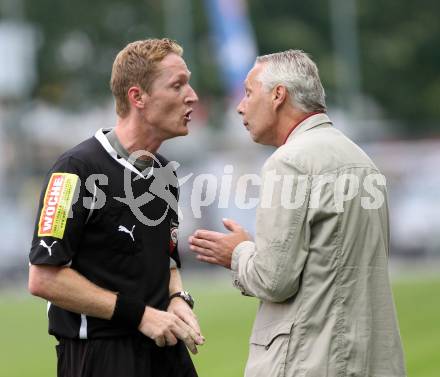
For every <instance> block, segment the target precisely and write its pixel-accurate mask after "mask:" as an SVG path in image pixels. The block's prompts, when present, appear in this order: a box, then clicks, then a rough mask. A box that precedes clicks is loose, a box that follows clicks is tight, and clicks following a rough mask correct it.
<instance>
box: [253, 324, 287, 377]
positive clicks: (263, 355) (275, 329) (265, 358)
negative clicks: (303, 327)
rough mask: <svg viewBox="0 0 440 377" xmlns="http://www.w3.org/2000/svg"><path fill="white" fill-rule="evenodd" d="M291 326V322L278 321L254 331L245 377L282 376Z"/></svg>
mask: <svg viewBox="0 0 440 377" xmlns="http://www.w3.org/2000/svg"><path fill="white" fill-rule="evenodd" d="M293 326H294V323H293V321H280V322H273V323H270V324H269V325H267V326H265V327H262V328H259V329H254V331H253V332H252V335H251V338H250V345H249V358H248V362H247V365H246V371H245V377H267V376H271V377H282V376H284V371H285V364H286V356H287V350H288V348H289V342H290V337H291V334H292V328H293Z"/></svg>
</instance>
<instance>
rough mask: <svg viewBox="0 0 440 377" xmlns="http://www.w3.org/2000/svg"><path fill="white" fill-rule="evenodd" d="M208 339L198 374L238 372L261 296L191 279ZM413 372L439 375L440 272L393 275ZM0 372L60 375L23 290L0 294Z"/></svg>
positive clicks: (41, 316) (37, 306) (233, 376)
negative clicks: (250, 296)
mask: <svg viewBox="0 0 440 377" xmlns="http://www.w3.org/2000/svg"><path fill="white" fill-rule="evenodd" d="M187 281H188V284H187V287H188V288H189V289H190V290H191V292H192V293H194V296H195V297H196V300H197V307H196V313H197V315H198V317H199V321H200V324H201V326H202V330H203V334H204V336H205V337H206V339H207V342H206V344H205V345H204V346H203V347H200V348H199V354H198V355H196V356H194V357H193V360H194V362H195V364H196V366H197V370H198V372H199V376H200V377H240V376H242V375H243V371H244V365H245V362H246V358H247V350H248V338H249V335H250V331H251V326H252V321H253V318H254V316H255V311H256V308H257V300H255V299H253V298H249V297H243V296H241V294H240V293H239V292H238V291H236V290H234V289H233V288H232V286H231V284H230V283H229V282H228V281H227V280H225V279H221V280H214V281H213V280H212V279H210V284H206V281H207V279H197V280H194V279H187ZM393 290H394V296H395V300H396V305H397V312H398V317H399V322H400V329H401V336H402V339H403V344H404V349H405V356H406V362H407V370H408V376H409V377H438V376H439V375H440V367H439V363H440V362H439V352H440V325H439V322H438V321H439V318H440V300H439V292H440V278H436V277H415V278H410V279H404V280H401V279H400V278H399V279H397V280H395V281H394V284H393ZM0 323H1V324H2V329H1V333H2V335H1V342H0V377H26V376H32V377H47V376H55V375H56V372H55V371H56V359H55V350H54V345H55V340H54V339H53V338H52V337H49V336H48V335H47V333H46V328H47V321H46V305H45V302H44V301H43V300H39V299H36V298H32V297H30V296H28V295H25V294H20V295H17V294H14V295H12V294H11V293H9V294H5V293H2V294H1V295H0Z"/></svg>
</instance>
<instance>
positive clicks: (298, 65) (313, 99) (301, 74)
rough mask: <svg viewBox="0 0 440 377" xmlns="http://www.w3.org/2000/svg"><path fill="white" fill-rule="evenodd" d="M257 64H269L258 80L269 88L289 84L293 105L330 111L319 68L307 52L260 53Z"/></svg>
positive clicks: (306, 110) (287, 86)
mask: <svg viewBox="0 0 440 377" xmlns="http://www.w3.org/2000/svg"><path fill="white" fill-rule="evenodd" d="M256 62H257V63H265V65H266V66H265V67H264V69H263V70H262V72H261V73H260V74H259V76H258V80H259V81H260V82H261V83H262V84H263V87H264V88H265V89H266V90H272V89H273V88H274V87H275V86H277V85H283V86H285V87H286V89H287V91H288V93H289V95H290V98H291V101H292V104H293V105H295V106H296V107H298V108H299V109H300V110H301V111H303V112H305V113H309V112H313V111H326V110H327V107H326V105H325V92H324V88H323V87H322V84H321V80H320V78H319V73H318V68H317V67H316V64H315V63H314V62H313V60H312V59H311V58H310V57H309V55H307V54H306V53H305V52H304V51H301V50H287V51H283V52H277V53H275V54H269V55H263V56H259V57H257V59H256Z"/></svg>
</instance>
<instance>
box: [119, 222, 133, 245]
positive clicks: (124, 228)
mask: <svg viewBox="0 0 440 377" xmlns="http://www.w3.org/2000/svg"><path fill="white" fill-rule="evenodd" d="M135 226H136V225H133V227H132V228H131V231H129V230H128V229H127V228H126V227H125V226H123V225H119V228H118V230H119V231H120V232H124V233H128V234H129V235H130V237H131V239H132V240H133V242H134V237H133V232H134V227H135Z"/></svg>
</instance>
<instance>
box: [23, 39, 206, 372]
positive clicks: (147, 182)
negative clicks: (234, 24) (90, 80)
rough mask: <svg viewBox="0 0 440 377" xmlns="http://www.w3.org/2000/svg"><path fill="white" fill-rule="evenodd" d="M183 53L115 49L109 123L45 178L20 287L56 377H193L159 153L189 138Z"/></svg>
mask: <svg viewBox="0 0 440 377" xmlns="http://www.w3.org/2000/svg"><path fill="white" fill-rule="evenodd" d="M182 53H183V50H182V48H181V47H180V46H179V45H178V44H177V43H176V42H175V41H172V40H169V39H149V40H142V41H137V42H133V43H130V44H129V45H127V46H126V47H125V48H124V49H123V50H122V51H121V52H119V54H118V55H117V57H116V59H115V61H114V63H113V69H112V76H111V82H110V84H111V90H112V93H113V96H114V98H115V101H116V113H117V122H116V126H115V127H114V128H112V129H100V130H98V131H97V132H96V134H95V136H94V137H92V138H90V139H88V140H85V141H84V142H82V143H81V144H79V145H77V146H76V147H74V148H73V149H71V150H69V151H67V152H65V153H64V154H63V155H62V156H60V157H59V158H58V160H57V161H56V162H55V164H54V165H53V166H52V168H51V169H50V171H49V173H48V174H47V176H46V179H45V183H44V187H43V190H42V194H41V198H40V203H39V210H38V215H37V219H36V225H35V230H34V237H33V241H32V247H31V251H30V270H29V290H30V292H31V293H32V294H33V295H36V296H39V297H42V298H44V299H46V300H47V301H48V317H49V333H50V334H52V335H54V336H55V337H56V338H57V339H58V341H59V343H58V345H57V346H56V351H57V357H58V366H57V369H58V376H63V377H67V376H68V377H80V376H81V377H85V376H87V377H102V376H112V377H135V376H143V377H162V376H163V377H166V376H173V377H179V376H181V377H194V376H197V373H196V371H195V368H194V365H193V363H192V361H191V358H190V356H189V353H188V351H187V348H188V349H189V350H190V351H191V352H193V353H197V346H198V345H201V344H203V342H204V338H203V336H202V335H201V332H200V328H199V325H198V322H197V319H196V317H195V315H194V313H193V311H192V308H193V304H194V302H193V300H192V298H191V296H190V295H189V294H188V292H185V291H183V287H182V281H181V279H180V275H179V272H178V269H177V268H178V267H180V260H179V254H178V250H177V228H178V216H177V213H176V212H177V200H178V187H177V186H178V183H177V178H176V176H175V172H174V170H172V168H171V167H170V166H171V164H169V163H168V161H167V160H166V159H165V158H164V157H163V156H161V155H159V154H158V153H157V150H158V149H159V147H160V145H161V143H162V142H163V141H165V140H167V139H170V138H173V137H176V136H184V135H186V134H187V133H188V129H187V125H188V123H189V122H190V120H191V112H192V105H193V104H194V103H195V102H197V100H198V98H197V95H196V93H195V92H194V90H193V89H192V87H191V86H190V84H189V79H190V72H189V71H188V68H187V66H186V64H185V62H184V60H183V59H182ZM135 152H136V153H135ZM134 155H135V156H137V158H134V157H133V156H134ZM170 173H171V174H170ZM127 178H128V179H127ZM185 346H186V347H185Z"/></svg>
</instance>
